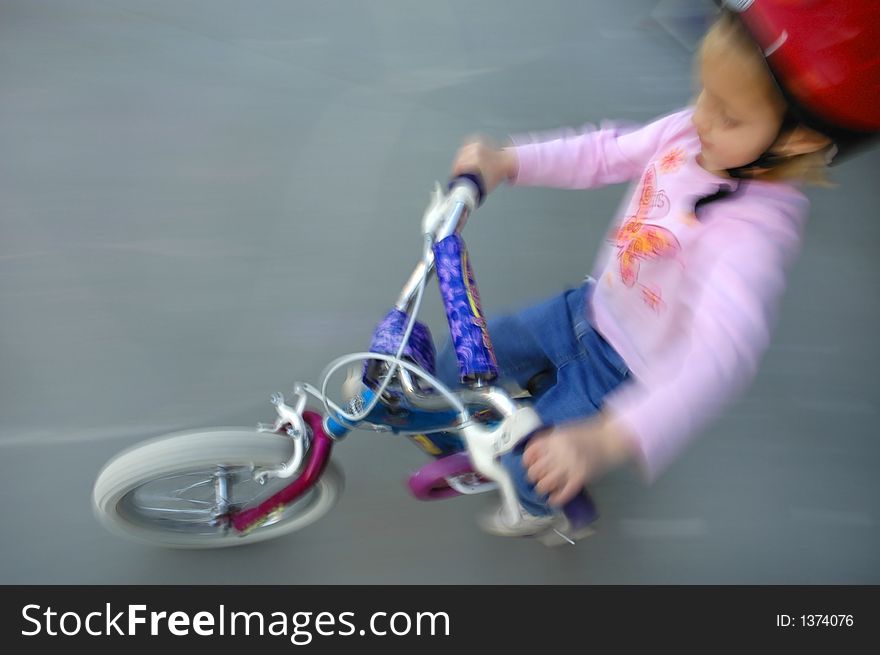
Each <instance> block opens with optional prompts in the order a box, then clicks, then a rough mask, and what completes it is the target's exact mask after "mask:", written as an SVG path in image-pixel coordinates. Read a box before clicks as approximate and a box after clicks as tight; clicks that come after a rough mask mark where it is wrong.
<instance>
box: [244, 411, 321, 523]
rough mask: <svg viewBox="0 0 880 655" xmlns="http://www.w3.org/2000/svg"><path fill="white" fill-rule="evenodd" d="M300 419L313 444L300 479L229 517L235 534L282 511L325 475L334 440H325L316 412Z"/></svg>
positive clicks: (308, 413) (306, 414)
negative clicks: (306, 428)
mask: <svg viewBox="0 0 880 655" xmlns="http://www.w3.org/2000/svg"><path fill="white" fill-rule="evenodd" d="M303 419H304V420H305V421H306V423H308V425H309V427H311V428H312V444H311V447H310V448H309V455H308V460H307V461H306V466H305V469H304V470H303V472H302V475H300V476H299V477H297V478H296V479H295V480H294V481H293V482H291V483H290V484H289V485H287V486H286V487H284V488H283V489H282V490H281V491H279V492H278V493H276V494H274V495H273V496H271V497H269V498H267V499H266V500H264V501H263V502H262V503H260V504H259V505H257V506H256V507H250V508H247V509H243V510H241V511H239V512H236V513H234V514H232V515H230V517H229V519H230V523H231V525H232V527H233V528H234V529H235V530H236V531H237V532H245V531H246V530H248V529H250V528H252V527H254V526H256V525H257V524H259V522H260V521H262V520H263V519H265V518H266V517H267V516H269V514H271V513H272V512H274V511H275V510H279V509H281V508H283V507H284V506H285V505H288V504H290V503H292V502H293V501H295V500H296V499H297V498H299V497H300V496H302V495H303V494H304V493H305V492H306V491H308V489H309V488H311V486H312V485H313V484H315V482H317V481H318V478H320V477H321V473H323V472H324V467H325V466H327V462H328V461H329V460H330V451H331V449H332V448H333V439H331V438H330V437H328V436H327V434H326V433H325V432H324V428H323V427H322V425H321V417H320V415H318V414H316V413H315V412H303Z"/></svg>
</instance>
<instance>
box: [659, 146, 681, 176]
mask: <svg viewBox="0 0 880 655" xmlns="http://www.w3.org/2000/svg"><path fill="white" fill-rule="evenodd" d="M684 157H685V154H684V150H682V149H681V148H673V149H672V150H668V151H667V152H666V153H664V155H663V156H662V157H661V158H660V172H661V173H672V172H674V171H677V170H678V168H679V166H681V165H682V164H683V163H684Z"/></svg>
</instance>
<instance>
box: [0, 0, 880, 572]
mask: <svg viewBox="0 0 880 655" xmlns="http://www.w3.org/2000/svg"><path fill="white" fill-rule="evenodd" d="M700 4H701V3H699V2H697V1H693V2H686V1H680V2H674V1H671V0H667V1H665V2H661V3H658V2H656V1H655V0H618V2H614V3H606V2H598V1H595V0H588V1H586V2H575V1H572V0H549V1H548V2H541V3H536V2H523V1H520V0H505V1H501V0H484V1H482V2H478V3H472V2H464V1H460V0H440V1H438V2H432V3H421V2H403V1H393V0H381V1H378V2H370V3H366V2H354V1H324V2H305V1H304V0H295V1H286V0H262V1H258V2H244V1H242V2H233V1H231V0H216V1H208V0H191V1H188V2H181V1H179V0H149V1H148V0H142V1H138V0H106V1H101V0H77V1H75V2H60V1H59V2H49V1H44V0H2V1H0V153H2V158H0V315H2V321H0V480H2V485H3V486H2V493H3V498H4V502H3V504H2V508H0V518H2V523H3V526H4V527H3V530H2V532H0V553H2V558H0V583H5V584H20V583H40V584H50V583H62V584H65V583H88V584H99V583H109V584H133V583H143V584H153V583H205V584H211V583H267V584H274V583H285V584H300V583H411V584H420V583H441V584H446V583H478V584H495V583H526V584H538V583H554V584H581V583H624V584H646V583H675V584H677V583H759V584H776V583H794V584H808V583H817V584H830V583H873V584H877V583H880V510H878V502H877V501H878V498H880V493H878V492H880V476H878V474H877V471H878V470H880V442H878V429H877V425H878V418H880V417H878V385H877V383H876V379H875V378H876V375H875V373H874V372H875V371H877V370H878V368H880V361H878V352H880V349H878V346H877V341H876V334H877V322H878V318H880V308H878V279H880V266H878V264H877V248H876V245H877V244H878V243H880V226H878V225H880V223H878V221H877V206H878V203H880V193H878V187H877V183H876V180H877V171H878V163H880V153H878V152H874V153H869V154H866V155H863V156H861V157H859V158H858V159H856V160H853V161H852V162H850V163H849V164H846V165H843V166H841V167H840V168H839V169H837V170H836V171H835V173H834V178H835V180H836V181H837V182H838V183H839V187H838V188H836V189H830V190H825V189H818V190H811V191H810V192H809V193H810V196H811V198H812V200H813V203H814V204H813V213H812V219H811V222H810V225H809V228H808V234H807V241H806V247H805V251H804V253H803V256H802V258H801V259H800V261H799V262H798V264H797V266H796V267H795V269H794V270H793V272H792V276H791V282H790V286H789V290H788V294H787V296H786V299H785V303H784V306H783V312H782V316H781V319H780V323H779V327H778V329H777V332H776V334H775V338H774V342H773V346H772V348H771V350H770V352H769V354H768V356H767V358H766V361H765V365H764V367H763V369H762V371H761V373H760V375H759V378H758V380H757V381H756V383H755V384H754V386H753V387H752V388H751V389H750V391H749V392H748V394H747V396H746V397H745V398H744V399H743V400H742V401H741V402H740V403H738V404H737V405H736V407H734V408H733V409H731V410H730V411H729V412H728V413H727V414H726V415H725V417H724V418H723V420H721V421H720V422H719V423H718V424H717V425H715V426H713V428H712V429H711V430H710V431H709V432H708V433H707V434H706V435H705V436H704V437H703V438H702V439H701V440H700V441H698V442H697V443H696V444H695V445H694V446H693V447H692V448H691V449H690V450H689V451H688V452H687V453H686V454H685V456H684V457H682V459H681V460H679V461H678V462H677V463H676V464H675V465H674V466H673V467H672V468H671V469H670V470H669V471H668V472H667V474H666V475H665V476H664V477H663V478H661V479H660V480H659V481H658V482H657V483H656V484H654V485H653V486H650V487H647V486H644V485H643V484H642V483H641V482H640V481H639V479H638V478H637V476H635V475H634V474H632V473H631V472H629V471H620V472H617V473H614V474H612V475H610V476H608V477H606V478H604V479H603V480H602V481H600V482H599V483H598V484H597V485H596V486H595V488H594V494H595V496H596V499H597V501H598V503H599V504H600V507H601V509H602V512H603V519H602V521H601V524H600V530H599V532H598V534H597V535H596V536H594V537H593V538H591V539H590V540H588V541H585V542H583V543H581V544H580V545H578V546H577V547H576V548H567V549H557V550H547V549H544V548H542V547H541V546H539V545H537V544H534V543H531V542H524V541H512V540H500V539H495V538H491V537H488V536H485V535H483V534H482V533H480V532H479V530H478V529H477V528H476V526H475V524H474V517H475V515H476V514H477V513H479V512H480V511H482V510H484V509H485V508H486V507H487V506H488V505H489V504H490V502H491V499H490V498H487V497H485V496H483V497H473V498H460V499H455V500H449V501H443V502H437V503H430V504H425V503H419V502H418V501H415V500H413V499H412V498H411V497H409V496H408V494H407V492H406V490H405V488H404V486H403V484H402V483H403V480H404V479H405V477H406V475H407V474H408V472H409V471H410V470H412V469H413V468H415V467H416V466H418V465H420V464H421V463H423V462H424V461H425V459H424V456H423V455H422V454H421V453H420V452H419V451H418V450H416V449H415V448H414V447H413V446H412V445H410V444H408V443H405V442H403V441H402V440H401V439H399V438H397V439H395V438H393V437H389V436H374V435H372V434H368V433H362V432H359V433H356V434H354V435H352V436H351V437H350V438H349V439H348V440H347V441H346V442H344V443H343V444H341V445H340V446H339V447H338V449H337V451H336V453H335V455H334V456H335V457H336V458H337V461H339V462H340V464H341V465H342V467H343V468H344V469H345V472H346V478H347V488H346V491H345V494H344V495H343V498H342V500H341V501H340V503H339V505H338V506H337V507H336V508H335V509H334V511H333V512H331V513H330V514H329V515H328V516H326V517H325V518H324V519H322V520H321V521H320V522H319V523H317V524H315V525H313V526H312V527H310V528H309V529H307V530H305V531H303V532H301V533H297V534H294V535H291V536H289V537H286V538H282V539H279V540H276V541H272V542H268V543H265V544H259V545H255V546H251V547H245V548H238V549H227V550H223V551H216V552H177V551H165V550H158V549H153V548H149V547H144V546H139V545H136V544H133V543H129V542H126V541H124V540H120V539H117V538H116V537H114V536H112V535H110V534H108V533H105V532H104V531H103V530H102V529H101V528H100V527H99V526H98V525H97V523H96V522H95V520H94V519H93V517H92V514H91V509H90V505H89V498H90V491H91V485H92V482H93V480H94V477H95V475H96V474H97V472H98V470H99V469H100V467H101V466H102V465H103V463H104V462H105V461H106V460H107V459H108V458H109V457H110V456H112V455H113V454H114V453H116V452H118V451H119V450H121V449H123V448H124V447H127V446H129V445H131V444H133V443H135V442H137V441H138V440H140V439H143V438H146V437H150V436H153V435H157V434H162V433H164V432H169V431H174V430H180V429H187V428H194V427H199V426H213V425H253V424H254V423H255V422H256V421H258V420H268V419H269V418H270V417H271V410H272V407H271V406H270V405H269V403H268V397H269V395H270V393H271V392H273V391H289V389H290V388H291V386H292V384H293V382H294V381H295V380H305V381H308V382H312V383H317V382H318V380H319V376H320V373H321V371H322V369H323V368H324V365H325V364H326V363H327V362H329V361H330V360H332V359H334V358H335V357H337V356H339V355H341V354H344V353H347V352H353V351H357V350H362V349H363V348H364V347H366V345H367V343H368V340H369V336H370V333H371V330H372V328H373V325H374V324H375V322H376V321H377V320H378V319H379V318H380V317H381V316H382V315H383V314H384V312H385V311H386V309H387V308H388V307H389V305H390V304H391V303H393V301H394V299H395V298H396V296H397V293H398V292H399V290H400V287H401V286H402V284H403V282H404V280H405V278H406V276H407V275H408V274H409V272H410V270H411V268H412V266H413V264H414V263H415V260H416V258H417V256H418V253H419V248H420V239H419V234H418V222H419V220H420V218H421V213H422V210H423V209H424V206H425V203H426V201H427V198H428V192H429V191H430V189H431V187H432V185H433V183H434V181H435V180H443V179H445V177H446V175H447V172H448V167H449V163H450V160H451V157H452V155H453V152H454V150H455V149H456V148H457V146H458V144H459V143H460V142H461V140H462V139H463V138H464V137H465V136H466V135H468V134H471V133H474V132H481V133H485V134H487V135H489V136H492V137H494V138H498V139H503V138H504V137H505V136H506V135H508V134H510V133H516V132H525V131H530V130H540V129H549V128H555V127H559V126H572V127H578V126H580V125H582V124H583V123H586V122H599V121H601V120H602V119H605V118H617V119H627V120H638V121H643V120H647V119H649V118H651V117H653V116H656V115H658V114H662V113H665V112H668V111H670V110H672V109H674V108H676V107H678V106H680V105H683V104H685V103H686V102H687V99H688V98H689V95H690V93H691V89H692V81H691V72H690V59H691V56H692V53H691V52H690V50H689V48H690V47H691V46H692V45H693V35H694V34H695V33H696V32H695V31H694V30H695V29H698V27H699V19H698V18H694V16H695V15H696V14H695V9H694V8H695V7H697V6H699V5H700ZM872 180H873V182H872ZM624 191H625V189H624V188H623V187H615V188H607V189H601V190H596V191H591V192H585V193H573V192H563V191H548V190H501V191H499V192H498V193H497V194H495V195H493V196H492V197H491V198H490V200H489V202H487V204H486V205H485V207H484V208H483V209H481V211H480V212H479V213H478V214H477V215H475V216H474V217H473V218H472V220H471V221H470V222H469V224H468V229H467V234H466V236H467V239H468V246H469V249H470V252H471V255H472V258H473V261H474V267H475V271H476V274H477V279H478V281H479V283H480V290H481V295H482V298H483V302H484V306H485V307H484V308H485V309H486V311H487V312H488V313H490V314H491V313H494V312H499V311H503V310H504V309H509V308H514V307H517V306H521V305H522V304H524V303H525V302H528V301H530V300H535V299H537V298H540V297H543V296H546V295H549V294H551V293H554V292H556V291H559V290H561V289H562V288H563V287H564V286H565V285H569V284H574V283H576V282H577V281H578V280H579V279H580V278H581V277H582V276H583V274H584V273H585V272H586V271H587V270H588V269H589V268H590V264H591V259H592V256H593V254H594V252H595V250H596V248H597V247H598V244H599V243H600V240H601V239H602V238H603V235H604V234H605V230H606V228H607V223H608V221H609V220H610V217H611V215H612V213H613V211H614V210H615V208H616V206H617V204H618V203H619V201H620V198H621V196H622V194H623V192H624ZM430 291H431V292H432V293H431V294H430V295H429V297H428V299H427V300H426V302H425V311H424V315H423V316H424V320H425V321H426V322H427V323H428V324H429V325H430V326H431V328H432V331H433V332H434V334H435V336H436V337H437V338H438V340H440V339H441V338H442V335H443V331H444V318H443V315H442V313H441V309H440V305H439V302H438V300H437V298H436V295H435V294H434V293H433V287H431V288H430Z"/></svg>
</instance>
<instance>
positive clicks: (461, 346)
mask: <svg viewBox="0 0 880 655" xmlns="http://www.w3.org/2000/svg"><path fill="white" fill-rule="evenodd" d="M434 266H435V267H436V270H437V281H438V282H439V284H440V297H441V298H442V299H443V306H444V308H445V309H446V319H447V320H448V322H449V335H450V337H451V339H452V343H453V345H454V346H455V354H456V357H458V369H459V373H460V376H461V380H462V381H469V380H475V379H480V380H485V381H490V380H494V379H495V378H496V377H498V364H497V362H496V361H495V351H494V350H493V349H492V342H491V341H490V340H489V331H488V330H487V329H486V321H485V319H484V318H483V310H482V308H481V306H480V295H479V293H478V292H477V284H476V281H475V280H474V273H473V271H472V270H471V266H470V262H469V261H468V256H467V248H466V247H465V245H464V241H463V240H462V238H461V236H460V235H458V234H451V235H449V236H448V237H446V238H445V239H443V240H442V241H439V242H437V243H435V244H434Z"/></svg>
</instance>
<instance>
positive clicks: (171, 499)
mask: <svg viewBox="0 0 880 655" xmlns="http://www.w3.org/2000/svg"><path fill="white" fill-rule="evenodd" d="M483 195H484V192H483V187H482V183H481V180H480V179H479V177H478V176H476V175H463V176H459V177H457V178H454V179H453V180H452V181H450V183H449V185H448V187H447V189H446V191H445V192H444V191H442V190H441V189H440V187H439V185H437V186H436V187H435V190H434V193H433V194H432V197H431V202H430V203H429V205H428V208H427V209H426V211H425V214H424V216H423V219H422V232H423V235H424V249H423V252H422V257H421V259H420V260H419V262H418V263H417V265H416V267H415V269H414V270H413V272H412V274H411V275H410V277H409V279H408V280H407V282H406V284H405V285H404V287H403V289H402V291H401V293H400V296H399V297H398V300H397V302H396V303H395V305H394V308H393V309H391V310H390V311H389V312H388V314H387V315H386V316H385V317H384V318H383V319H382V320H381V321H380V322H379V324H378V325H377V327H376V329H375V331H374V333H373V337H372V341H371V344H370V348H369V351H368V352H361V353H352V354H350V355H346V356H343V357H340V358H338V359H336V360H334V361H333V362H331V363H330V364H329V365H328V367H327V369H326V370H325V373H324V376H323V382H322V385H321V388H320V389H318V388H316V387H314V386H312V385H309V384H306V383H302V382H298V383H296V384H295V385H294V396H295V400H294V402H292V403H291V404H288V403H287V402H286V401H285V399H284V397H283V396H282V395H281V394H274V395H273V396H272V397H271V402H272V404H273V405H274V406H275V412H276V414H277V416H276V418H275V420H274V422H273V423H271V424H258V425H257V428H256V430H254V429H247V428H212V429H206V430H196V431H189V432H180V433H174V434H170V435H166V436H162V437H158V438H155V439H153V440H150V441H147V442H142V443H139V444H136V445H135V446H133V447H131V448H129V449H127V450H125V451H123V452H121V453H119V454H117V455H116V456H115V457H113V458H112V459H110V460H109V461H108V462H107V463H106V464H105V465H104V467H103V468H102V470H101V471H100V473H99V474H98V476H97V479H96V481H95V484H94V488H93V493H92V503H93V510H94V513H95V515H96V517H97V519H98V521H99V522H100V523H101V524H102V525H104V526H105V527H106V528H107V529H109V530H110V531H111V532H113V533H116V534H117V535H121V536H124V537H128V538H133V539H136V540H139V541H142V542H146V543H150V544H154V545H160V546H167V547H175V548H215V547H225V546H237V545H242V544H247V543H254V542H259V541H264V540H266V539H272V538H275V537H279V536H281V535H285V534H289V533H291V532H294V531H296V530H299V529H302V528H304V527H306V526H307V525H309V524H311V523H313V522H315V521H317V520H318V519H320V518H321V517H322V516H324V515H325V514H326V513H327V512H328V511H330V509H331V508H332V507H333V505H334V504H335V502H336V500H337V498H338V497H339V495H340V494H341V493H342V490H343V486H344V482H343V480H344V478H343V475H342V471H341V470H340V468H339V467H338V465H337V464H336V463H334V462H332V461H331V460H330V457H331V453H332V450H333V447H334V444H335V443H336V442H338V441H341V440H342V439H344V438H345V436H346V435H347V434H348V433H349V432H350V431H351V430H354V429H370V430H375V431H381V432H389V431H390V432H392V433H398V434H403V435H406V436H408V437H409V438H410V439H411V440H413V441H415V442H416V443H417V444H418V445H420V446H421V447H422V449H423V450H425V451H426V452H427V453H428V454H430V455H431V456H432V460H431V461H430V462H428V463H427V464H425V465H424V466H422V467H421V468H420V469H418V470H417V471H416V472H415V473H413V474H412V475H410V477H409V479H408V486H409V490H410V492H411V493H412V494H413V495H414V496H415V497H416V498H418V499H420V500H438V499H443V498H450V497H454V496H460V495H471V494H478V493H484V492H488V491H494V490H499V491H500V493H501V498H502V502H503V511H505V512H508V513H510V514H509V516H510V517H513V516H515V514H514V513H515V512H518V511H519V505H518V502H517V497H516V491H515V489H514V486H513V482H512V481H511V478H510V476H509V474H508V473H507V471H506V470H505V469H504V468H503V467H502V466H501V464H500V463H499V461H498V458H499V457H500V456H501V455H502V454H503V453H506V452H508V451H510V450H511V449H512V448H514V447H515V446H516V445H517V444H518V443H520V442H521V441H522V440H523V439H525V438H528V437H529V436H530V435H531V434H533V433H534V432H535V431H536V430H537V429H539V428H540V427H542V425H541V421H540V419H539V417H538V414H537V413H536V412H535V410H534V409H532V407H531V406H530V405H529V403H528V401H527V399H524V398H522V397H521V396H517V397H514V396H513V395H511V393H510V392H508V391H507V390H505V389H504V388H503V387H501V386H499V385H497V384H496V382H497V377H498V369H497V365H496V363H495V357H494V352H493V350H492V344H491V341H490V339H489V334H488V331H487V329H486V323H485V321H484V319H483V316H482V309H481V306H480V298H479V294H478V292H477V287H476V282H475V279H474V275H473V271H472V268H471V265H470V262H469V259H468V255H467V249H466V247H465V244H464V241H463V239H462V236H461V229H462V228H463V227H464V224H465V222H466V220H467V218H468V216H469V215H470V214H471V213H472V212H473V211H474V209H475V208H476V207H478V206H479V205H480V204H481V202H482V199H483ZM435 272H436V276H437V279H438V282H439V287H440V294H441V297H442V299H443V305H444V308H445V310H446V316H447V319H448V324H449V329H450V335H451V338H452V341H453V344H454V347H455V354H456V357H457V359H458V364H459V372H460V379H461V383H462V386H461V388H459V389H456V390H452V389H449V388H447V387H446V386H445V385H444V384H443V383H442V382H441V381H440V380H438V379H437V378H435V377H434V376H433V375H432V372H433V370H434V368H433V367H434V359H435V350H434V344H433V340H432V337H431V333H430V330H429V329H428V327H427V326H426V325H424V324H423V323H421V322H419V321H418V320H417V318H416V317H417V315H418V311H419V307H420V305H421V301H422V296H423V292H424V289H425V286H426V284H427V281H428V279H429V277H430V276H431V275H432V273H435ZM358 361H359V362H361V366H360V369H359V370H358V369H349V376H348V377H347V379H346V380H345V383H344V384H343V395H344V396H345V398H346V401H347V409H343V408H342V407H340V406H338V405H336V404H335V403H334V402H333V401H332V400H330V398H329V397H328V395H327V385H328V382H329V380H330V378H331V376H332V375H333V374H334V373H335V372H336V371H337V370H339V369H340V368H342V367H343V366H346V365H350V364H352V363H353V362H358ZM309 396H311V397H313V398H315V399H317V400H319V401H320V402H321V405H322V409H323V412H322V413H319V412H316V411H313V410H308V409H306V405H307V401H308V398H309ZM564 510H565V515H566V517H567V518H568V524H569V525H570V526H571V534H564V533H562V532H560V531H559V530H552V531H548V532H547V533H546V534H542V535H540V539H541V541H543V542H544V543H545V544H547V545H556V544H562V543H571V544H573V543H574V542H575V541H574V536H575V534H574V533H579V534H582V533H585V532H588V531H589V525H590V523H592V522H593V521H594V520H595V518H596V516H597V513H596V508H595V506H594V504H593V502H592V500H591V499H590V497H589V495H588V494H587V493H586V491H584V493H583V494H582V495H579V496H577V497H576V498H575V500H574V501H571V502H569V503H568V504H567V505H566V506H565V508H564Z"/></svg>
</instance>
